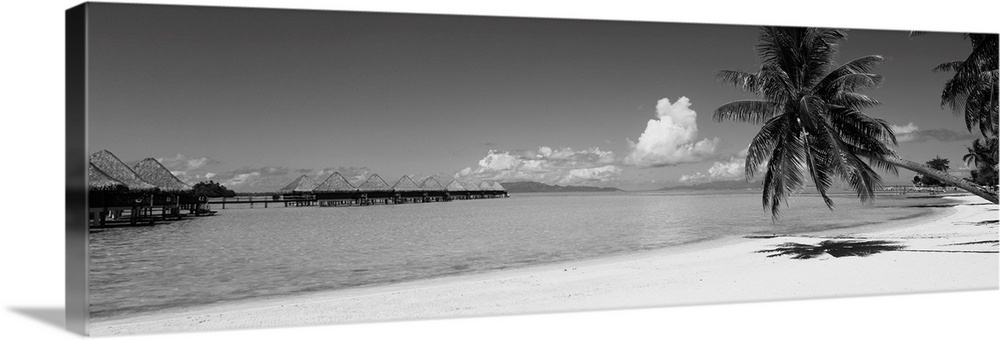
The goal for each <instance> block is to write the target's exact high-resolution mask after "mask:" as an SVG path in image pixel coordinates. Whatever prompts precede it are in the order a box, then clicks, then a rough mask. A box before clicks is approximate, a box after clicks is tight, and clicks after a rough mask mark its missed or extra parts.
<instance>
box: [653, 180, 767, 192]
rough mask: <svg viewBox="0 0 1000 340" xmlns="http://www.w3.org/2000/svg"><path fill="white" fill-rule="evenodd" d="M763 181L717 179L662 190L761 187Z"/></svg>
mask: <svg viewBox="0 0 1000 340" xmlns="http://www.w3.org/2000/svg"><path fill="white" fill-rule="evenodd" d="M763 187H764V186H763V184H762V183H761V182H752V183H751V182H747V181H744V180H732V181H715V182H707V183H699V184H694V185H679V186H673V187H666V188H661V189H660V190H665V191H671V190H734V189H737V190H738V189H761V188H763Z"/></svg>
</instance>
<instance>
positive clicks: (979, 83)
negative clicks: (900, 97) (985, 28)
mask: <svg viewBox="0 0 1000 340" xmlns="http://www.w3.org/2000/svg"><path fill="white" fill-rule="evenodd" d="M997 37H998V35H996V34H975V33H972V34H966V35H965V38H966V39H968V40H969V41H970V42H971V43H972V53H970V54H969V57H968V58H966V59H965V60H956V61H951V62H947V63H943V64H941V65H938V66H937V67H935V68H934V71H936V72H937V71H946V72H955V75H954V76H953V77H952V78H951V79H949V80H948V81H947V82H945V85H944V90H943V91H942V92H941V106H949V107H951V109H952V110H954V111H955V112H956V113H958V112H962V113H964V116H965V126H966V128H968V129H969V131H970V132H971V131H972V129H973V128H975V127H976V126H977V125H978V126H979V131H980V132H981V133H982V134H983V136H984V137H986V138H987V139H988V138H990V137H991V136H992V137H993V138H996V135H997V125H998V124H997V108H998V106H1000V104H998V103H1000V101H998V100H997V79H998V77H997Z"/></svg>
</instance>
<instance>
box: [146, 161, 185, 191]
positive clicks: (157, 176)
mask: <svg viewBox="0 0 1000 340" xmlns="http://www.w3.org/2000/svg"><path fill="white" fill-rule="evenodd" d="M132 170H133V171H135V173H136V174H137V175H139V178H141V179H142V180H143V181H146V183H149V184H152V185H154V186H156V187H157V188H159V189H160V190H162V191H187V190H191V186H190V185H188V184H187V183H184V182H182V181H181V180H180V179H178V178H177V176H174V174H173V173H171V172H170V170H167V168H166V167H164V166H163V164H161V163H160V162H159V161H157V160H156V159H155V158H146V159H144V160H142V161H139V163H136V164H135V166H133V167H132Z"/></svg>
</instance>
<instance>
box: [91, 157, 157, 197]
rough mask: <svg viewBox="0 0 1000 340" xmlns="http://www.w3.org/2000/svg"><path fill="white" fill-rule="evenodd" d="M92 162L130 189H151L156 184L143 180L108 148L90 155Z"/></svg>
mask: <svg viewBox="0 0 1000 340" xmlns="http://www.w3.org/2000/svg"><path fill="white" fill-rule="evenodd" d="M90 164H93V165H94V167H95V168H97V169H100V170H101V172H103V173H104V174H105V175H107V176H108V177H111V178H112V179H114V180H117V181H119V182H121V183H122V184H125V186H127V187H128V188H129V190H151V189H155V188H156V186H155V185H152V184H149V183H147V182H146V181H144V180H142V178H141V177H139V175H138V174H136V173H135V171H132V169H131V168H129V167H128V165H125V163H123V162H122V161H121V160H120V159H118V157H117V156H115V155H114V154H113V153H111V152H110V151H108V150H101V151H98V152H95V153H93V154H91V155H90Z"/></svg>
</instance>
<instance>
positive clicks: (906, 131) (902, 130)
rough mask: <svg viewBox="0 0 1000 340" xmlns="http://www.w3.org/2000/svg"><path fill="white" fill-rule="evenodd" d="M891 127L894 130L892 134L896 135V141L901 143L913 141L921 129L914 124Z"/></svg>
mask: <svg viewBox="0 0 1000 340" xmlns="http://www.w3.org/2000/svg"><path fill="white" fill-rule="evenodd" d="M889 127H890V128H892V133H893V134H894V135H896V141H897V142H900V143H903V142H909V141H912V140H913V138H914V137H915V134H916V132H917V130H919V129H920V128H919V127H917V125H916V124H913V122H910V123H909V124H906V125H904V126H899V125H890V126H889Z"/></svg>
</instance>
